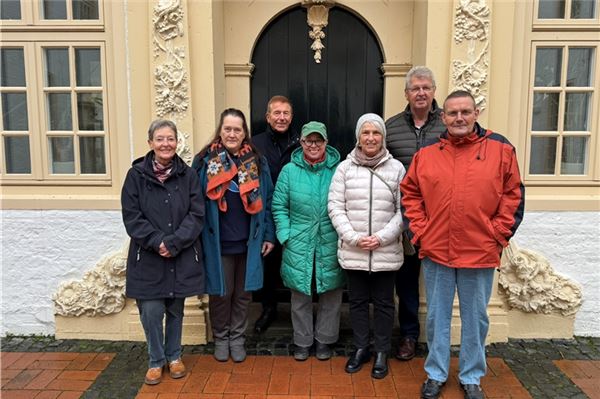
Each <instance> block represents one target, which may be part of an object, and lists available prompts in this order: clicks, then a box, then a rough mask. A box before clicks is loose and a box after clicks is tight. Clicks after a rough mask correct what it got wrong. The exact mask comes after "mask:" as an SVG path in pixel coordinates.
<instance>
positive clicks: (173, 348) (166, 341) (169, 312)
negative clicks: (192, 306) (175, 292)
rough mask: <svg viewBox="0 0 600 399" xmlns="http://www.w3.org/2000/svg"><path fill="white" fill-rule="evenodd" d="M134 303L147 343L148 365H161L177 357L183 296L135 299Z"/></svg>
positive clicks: (178, 353)
mask: <svg viewBox="0 0 600 399" xmlns="http://www.w3.org/2000/svg"><path fill="white" fill-rule="evenodd" d="M136 303H137V306H138V310H139V311H140V320H141V322H142V326H143V327H144V334H146V343H147V344H148V356H149V358H150V361H149V364H148V367H150V368H151V367H162V366H163V365H164V364H165V363H167V362H172V361H173V360H177V359H179V358H180V357H181V332H182V329H183V306H184V303H185V298H165V299H136ZM165 316H166V317H165ZM163 319H165V327H164V333H163Z"/></svg>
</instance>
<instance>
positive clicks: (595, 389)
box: [554, 360, 600, 399]
mask: <svg viewBox="0 0 600 399" xmlns="http://www.w3.org/2000/svg"><path fill="white" fill-rule="evenodd" d="M554 364H555V365H556V367H558V368H559V369H561V371H562V372H563V373H565V374H566V375H567V377H569V378H570V379H571V381H573V384H575V385H577V386H578V387H579V389H581V390H582V391H583V392H585V394H586V395H587V396H588V397H589V398H590V399H600V361H598V360H555V361H554Z"/></svg>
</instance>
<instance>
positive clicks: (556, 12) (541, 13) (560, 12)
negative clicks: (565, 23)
mask: <svg viewBox="0 0 600 399" xmlns="http://www.w3.org/2000/svg"><path fill="white" fill-rule="evenodd" d="M564 17H565V0H540V3H539V7H538V18H540V19H545V18H564Z"/></svg>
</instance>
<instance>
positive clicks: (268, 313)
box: [254, 306, 277, 334]
mask: <svg viewBox="0 0 600 399" xmlns="http://www.w3.org/2000/svg"><path fill="white" fill-rule="evenodd" d="M276 319H277V308H275V307H272V306H269V307H266V308H263V311H262V313H261V315H260V317H259V318H258V320H256V323H254V331H255V332H256V333H257V334H260V333H263V332H265V331H267V328H269V326H270V325H271V323H272V322H274V321H275V320H276Z"/></svg>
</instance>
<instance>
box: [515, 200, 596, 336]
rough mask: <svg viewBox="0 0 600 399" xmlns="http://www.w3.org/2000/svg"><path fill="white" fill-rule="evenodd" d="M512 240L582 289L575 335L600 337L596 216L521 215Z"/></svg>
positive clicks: (563, 214)
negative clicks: (541, 256) (544, 258)
mask: <svg viewBox="0 0 600 399" xmlns="http://www.w3.org/2000/svg"><path fill="white" fill-rule="evenodd" d="M515 240H516V242H517V243H518V245H519V247H521V248H527V249H531V250H534V251H536V252H539V253H541V254H543V255H544V256H545V257H546V258H548V260H549V261H550V264H551V265H552V266H553V267H554V269H555V270H556V271H557V272H559V273H561V274H563V275H565V276H567V277H569V278H571V279H572V280H575V281H577V282H578V283H579V284H581V286H582V288H583V305H582V306H581V309H580V310H579V312H578V313H577V317H576V318H575V335H582V336H594V337H598V336H600V212H557V211H552V212H533V211H532V212H527V211H526V212H525V217H524V219H523V223H522V224H521V226H520V227H519V230H517V234H516V235H515Z"/></svg>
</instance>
